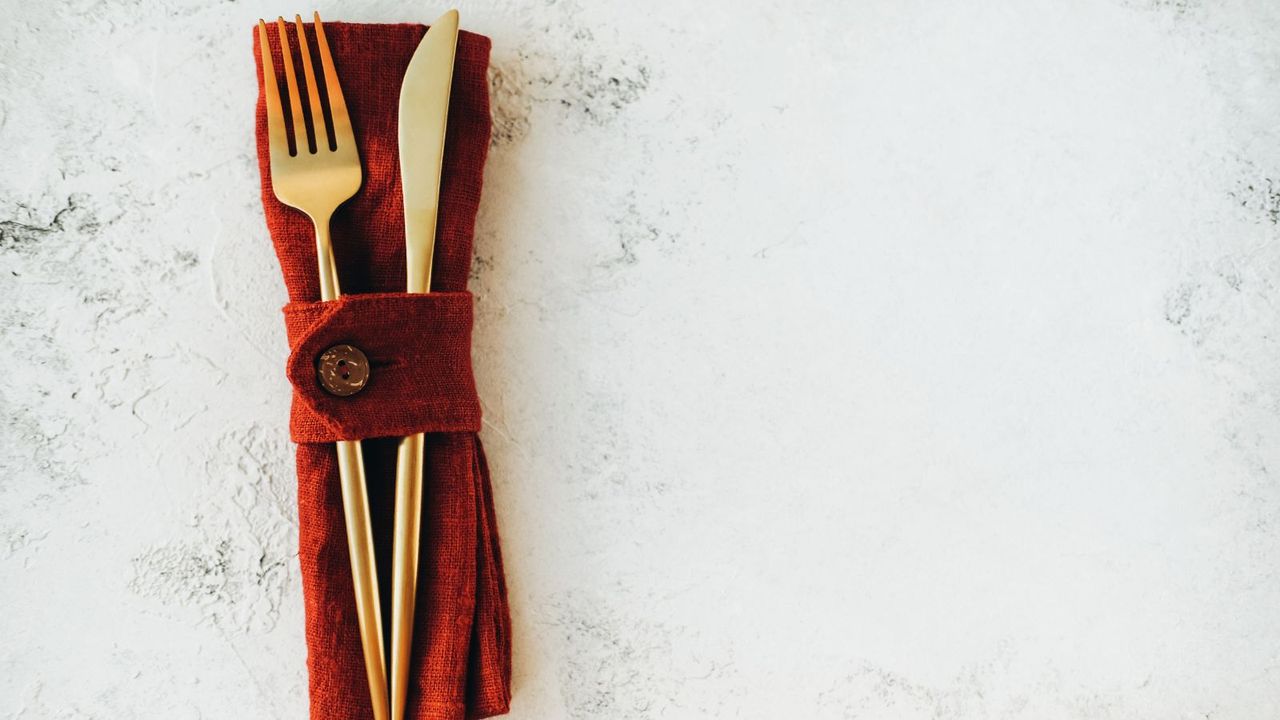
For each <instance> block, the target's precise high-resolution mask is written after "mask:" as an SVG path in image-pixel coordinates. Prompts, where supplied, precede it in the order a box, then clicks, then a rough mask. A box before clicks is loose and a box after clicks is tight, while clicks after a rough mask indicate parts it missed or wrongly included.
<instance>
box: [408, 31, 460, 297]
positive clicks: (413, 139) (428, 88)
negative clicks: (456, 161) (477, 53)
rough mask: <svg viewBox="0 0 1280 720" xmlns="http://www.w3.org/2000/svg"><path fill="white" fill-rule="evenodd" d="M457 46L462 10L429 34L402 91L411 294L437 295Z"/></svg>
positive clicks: (420, 45)
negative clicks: (439, 221)
mask: <svg viewBox="0 0 1280 720" xmlns="http://www.w3.org/2000/svg"><path fill="white" fill-rule="evenodd" d="M457 45H458V11H457V10H450V11H448V12H446V13H445V14H444V15H441V16H440V18H439V19H438V20H436V21H435V22H434V23H432V24H431V27H430V29H428V30H427V34H426V36H424V37H423V38H422V42H421V43H419V44H418V49H417V50H415V51H414V53H413V58H412V59H411V60H410V61H409V69H408V70H406V71H405V74H404V82H403V83H402V84H401V86H400V119H399V122H400V126H399V140H400V182H401V185H402V191H403V193H404V240H405V250H406V258H405V259H406V261H407V263H408V265H407V270H408V276H409V277H408V291H409V292H419V293H421V292H430V291H431V254H432V251H433V250H434V249H435V240H436V218H437V215H438V211H439V207H440V170H441V167H442V164H443V161H444V138H445V127H446V125H447V124H448V120H449V90H450V88H451V87H452V85H453V57H454V53H455V51H456V50H457Z"/></svg>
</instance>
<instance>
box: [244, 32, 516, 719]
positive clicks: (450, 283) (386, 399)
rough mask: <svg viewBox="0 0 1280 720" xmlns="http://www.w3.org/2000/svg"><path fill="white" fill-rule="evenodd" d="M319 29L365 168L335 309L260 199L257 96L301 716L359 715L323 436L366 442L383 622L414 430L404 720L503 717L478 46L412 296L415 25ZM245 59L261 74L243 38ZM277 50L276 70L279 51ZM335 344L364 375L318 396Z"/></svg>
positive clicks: (349, 211)
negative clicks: (285, 343)
mask: <svg viewBox="0 0 1280 720" xmlns="http://www.w3.org/2000/svg"><path fill="white" fill-rule="evenodd" d="M308 32H309V34H310V33H311V32H312V31H311V28H310V27H309V26H308ZM325 32H326V35H327V37H328V39H329V44H330V47H331V49H332V52H333V57H334V64H335V65H336V67H337V71H338V75H339V77H340V78H341V82H342V89H343V93H344V95H345V98H346V102H347V107H348V110H349V112H350V115H351V121H352V125H353V126H354V129H355V136H356V142H357V143H358V146H359V151H360V156H361V161H362V163H363V165H364V184H363V186H362V187H361V188H360V191H359V192H358V193H357V194H356V196H355V197H354V198H352V199H351V200H349V201H348V202H347V203H346V204H345V205H343V206H342V207H341V208H339V210H338V212H337V213H336V214H335V216H334V218H333V222H332V236H333V246H334V254H335V256H336V258H337V266H338V274H339V279H340V283H341V286H342V290H343V293H344V297H343V298H342V299H341V300H339V301H336V302H329V303H322V302H319V301H318V300H319V296H320V290H319V280H318V270H317V264H316V252H315V236H314V232H313V229H312V226H311V222H310V221H309V220H308V219H307V217H306V216H304V215H303V214H302V213H300V212H298V211H296V210H293V209H291V208H289V207H286V206H285V205H283V204H281V203H280V202H279V201H278V200H276V197H275V195H274V194H273V192H272V190H271V168H270V162H269V158H268V145H267V124H266V122H267V121H266V110H265V104H264V102H265V101H264V96H263V94H262V88H261V87H259V93H258V104H257V142H258V165H259V169H260V171H261V174H262V205H263V209H264V210H265V214H266V221H267V229H268V230H269V232H270V234H271V239H272V242H273V244H274V245H275V250H276V255H277V257H278V258H279V260H280V269H281V271H282V273H283V275H284V281H285V286H286V288H287V289H288V293H289V300H290V303H289V305H288V306H286V308H285V321H286V328H287V331H288V336H289V344H290V348H291V349H292V351H293V356H292V357H291V358H290V360H289V365H288V373H287V374H288V377H289V379H290V381H291V382H292V383H293V384H294V401H293V410H292V414H291V422H290V429H291V435H292V437H293V439H294V440H295V441H296V442H298V443H299V444H298V454H297V469H298V535H299V538H298V542H299V549H298V557H299V560H300V562H301V565H302V587H303V594H304V597H305V607H306V626H307V627H306V641H307V668H308V674H309V678H310V697H311V718H312V720H358V719H360V718H372V717H373V714H372V710H371V703H370V698H369V689H368V685H367V681H366V676H365V671H364V659H363V655H362V653H361V645H360V631H359V627H358V624H357V620H356V608H355V600H354V595H353V590H352V584H351V564H350V558H349V555H348V552H347V539H346V528H345V524H344V520H343V517H344V516H343V508H342V497H341V493H340V491H339V482H338V470H337V457H336V453H335V449H334V445H333V442H334V441H335V440H338V439H364V440H365V441H364V443H363V445H364V457H365V465H366V475H367V477H368V481H369V495H370V503H371V505H372V507H373V513H374V532H375V545H376V546H377V551H378V552H377V559H378V562H379V569H380V570H381V571H382V572H381V573H380V575H382V576H383V578H382V582H383V586H382V588H381V589H382V595H381V597H382V600H383V604H384V617H385V616H386V611H385V606H386V605H387V604H388V599H389V597H390V593H389V588H388V587H387V585H386V583H387V578H386V577H385V576H386V575H389V573H388V572H386V570H387V569H388V568H389V562H390V554H391V553H390V544H391V538H390V532H389V529H390V528H391V526H392V522H391V508H392V504H393V502H392V497H393V484H394V477H395V453H396V442H397V437H398V436H402V435H407V434H410V433H412V432H427V433H429V434H428V435H427V439H426V456H425V468H424V473H425V477H424V493H425V499H424V502H423V518H422V543H421V546H422V557H421V562H420V566H419V579H418V603H417V610H416V614H415V629H414V648H413V659H412V665H411V669H410V686H409V690H408V708H407V714H408V717H409V718H411V719H412V720H436V719H439V720H462V719H463V718H483V717H489V716H492V715H499V714H502V713H505V712H506V711H507V709H508V706H509V702H510V686H511V633H510V615H509V611H508V606H507V592H506V586H505V582H504V579H503V571H502V558H501V555H500V553H499V548H498V532H497V525H496V521H495V517H494V509H493V498H492V490H491V486H490V481H489V470H488V467H487V465H486V464H485V457H484V450H483V448H481V445H480V440H479V438H478V437H477V435H476V433H477V431H478V430H479V429H480V428H479V424H480V410H479V401H478V399H477V398H476V397H475V389H474V383H473V381H472V378H471V361H470V343H471V336H470V330H471V310H472V307H471V297H470V295H469V294H468V293H467V292H466V289H467V277H468V274H469V272H470V265H471V250H472V235H473V232H474V226H475V218H476V212H477V210H478V208H479V202H480V187H481V181H482V176H483V170H484V161H485V155H486V153H487V150H488V146H489V133H490V129H491V127H490V125H491V122H490V116H489V94H488V83H487V77H486V71H487V68H488V63H489V40H488V38H486V37H483V36H480V35H475V34H472V33H467V32H463V33H461V34H460V36H459V38H458V48H457V58H456V61H455V66H454V79H453V94H452V97H451V100H450V103H449V125H448V136H447V140H446V147H445V155H444V170H443V177H442V190H441V195H440V218H439V228H438V230H437V239H436V247H435V267H434V272H433V276H432V292H431V294H430V295H419V296H408V295H405V294H404V293H403V290H404V284H405V249H404V220H403V199H402V197H401V183H400V171H399V158H398V148H397V139H396V138H397V134H396V133H397V111H398V106H399V105H398V104H399V97H400V82H401V80H402V78H403V77H404V73H405V69H406V68H407V67H408V65H409V59H410V57H411V56H412V55H413V52H414V50H415V49H416V48H417V45H418V42H419V41H420V40H421V39H422V37H423V35H424V34H425V32H426V28H425V27H423V26H421V25H364V24H346V23H327V24H326V25H325ZM312 37H314V35H312ZM253 49H254V56H255V58H256V59H257V61H258V70H259V71H258V77H259V78H261V77H262V72H261V69H262V63H261V57H260V56H259V50H258V42H257V37H256V35H255V36H254V42H253ZM273 52H275V53H276V56H277V57H276V61H275V67H276V68H277V72H280V70H279V68H281V67H282V62H281V60H280V57H279V52H280V51H279V47H278V46H277V47H276V48H275V49H274V50H273ZM295 52H296V50H295ZM296 62H297V60H296V59H295V64H296ZM348 296H349V297H348ZM339 342H341V343H349V344H352V345H355V346H356V347H361V348H363V349H364V351H365V352H366V353H367V354H368V356H369V363H370V366H371V374H370V379H369V382H368V385H367V387H366V388H365V389H364V390H363V391H361V392H359V393H357V394H355V395H352V396H350V398H340V397H334V396H329V395H327V394H325V393H323V392H322V391H321V390H319V389H318V386H317V384H316V383H317V379H316V375H315V373H314V371H313V370H312V368H313V367H314V363H315V361H316V357H315V353H316V351H317V350H318V349H321V348H322V347H329V346H331V345H333V344H337V343H339ZM389 627H390V626H389V625H388V626H387V628H388V629H389Z"/></svg>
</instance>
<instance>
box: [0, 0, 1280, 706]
mask: <svg viewBox="0 0 1280 720" xmlns="http://www.w3.org/2000/svg"><path fill="white" fill-rule="evenodd" d="M308 9H309V8H308V7H304V6H297V7H288V6H281V5H278V4H268V3H262V2H235V1H231V2H217V3H214V2H197V1H196V0H164V1H162V2H153V3H147V2H140V1H136V0H135V1H134V2H110V3H107V2H88V1H76V2H35V1H28V2H19V1H18V0H0V17H3V18H4V19H3V21H0V150H2V151H3V152H2V153H0V157H3V168H4V170H3V172H2V173H0V299H2V301H0V333H2V340H3V347H4V348H5V349H6V352H5V357H4V359H3V363H4V377H3V381H2V382H0V423H3V425H2V430H0V718H3V719H4V720H41V719H49V720H53V719H59V720H61V719H70V718H103V719H106V718H110V719H111V720H126V719H129V718H160V717H164V718H175V719H179V718H204V719H207V720H219V719H227V720H257V719H263V720H265V719H267V718H299V717H303V716H304V713H305V677H304V665H303V657H304V647H303V643H302V634H301V630H302V616H301V601H300V590H299V583H298V571H297V568H296V559H295V543H296V533H297V527H296V513H295V508H294V478H293V468H292V462H293V460H292V448H291V446H290V443H289V441H288V438H287V436H286V432H285V420H286V411H287V401H288V393H287V387H286V383H285V380H284V378H283V375H282V365H283V361H284V358H285V352H286V348H285V342H284V336H283V332H282V328H281V319H280V315H279V306H280V305H281V304H282V303H283V302H284V298H285V296H284V289H283V286H282V283H281V281H280V279H279V275H278V270H277V267H276V264H275V259H274V257H273V255H272V252H271V249H270V245H269V242H268V238H267V236H266V233H265V230H264V227H263V222H262V217H261V209H260V206H259V198H258V191H257V176H256V167H255V162H254V155H253V146H252V132H251V125H250V123H251V115H252V106H253V101H254V94H255V82H254V77H253V72H254V70H253V63H252V59H251V42H252V35H251V26H252V23H253V22H254V21H256V19H257V18H258V17H259V15H265V16H267V17H272V16H274V15H276V14H277V13H279V12H294V11H303V12H305V11H307V10H308ZM319 9H320V10H321V11H322V12H323V13H324V15H325V17H326V18H328V19H332V20H339V19H345V20H365V21H426V20H429V19H430V18H431V17H434V15H435V14H437V13H438V11H440V10H442V9H443V6H440V7H434V6H431V7H428V6H425V5H423V4H421V3H409V2H371V3H348V4H346V6H345V7H344V6H343V5H335V4H329V5H324V6H321V7H320V8H319ZM461 10H462V17H463V22H464V26H465V27H467V28H469V29H472V30H476V31H480V32H484V33H487V34H489V35H491V36H492V37H493V40H494V66H493V74H492V87H493V95H494V101H495V119H496V132H495V136H494V140H493V149H492V154H491V160H490V162H489V166H488V171H487V176H486V197H485V200H484V207H483V211H482V213H481V217H480V222H479V233H478V237H477V257H476V272H475V282H474V289H475V291H476V293H477V296H478V321H477V337H476V347H475V357H476V361H477V366H478V376H479V377H478V380H479V384H480V387H481V392H482V396H483V400H484V404H485V408H486V413H487V415H486V429H485V431H484V441H485V443H486V444H487V446H488V448H489V449H490V453H491V459H492V464H493V468H494V471H495V477H496V482H497V488H496V489H497V502H498V510H499V514H500V519H501V523H502V530H503V539H504V541H505V547H506V553H507V561H508V570H509V573H510V583H511V590H512V600H513V604H514V610H515V626H516V636H515V641H516V649H517V658H516V660H517V666H516V699H515V707H516V710H515V712H514V713H513V717H515V718H539V719H547V718H574V719H577V718H606V719H614V718H624V719H625V718H703V717H726V718H730V717H741V718H791V717H811V718H883V719H885V720H914V719H916V718H943V719H952V718H955V719H961V718H963V719H966V720H967V719H970V718H1026V719H1028V720H1031V719H1034V720H1052V719H1054V718H1079V719H1085V718H1088V719H1090V720H1093V719H1099V718H1103V719H1105V718H1132V719H1139V718H1153V719H1157V718H1158V719H1160V720H1170V719H1180V718H1187V719H1191V718H1197V719H1199V718H1213V720H1224V719H1229V718H1238V719H1241V720H1260V719H1263V718H1274V717H1277V716H1280V572H1278V571H1277V568H1280V479H1278V478H1277V476H1276V469H1277V468H1280V338H1278V335H1277V331H1278V330H1280V318H1278V317H1277V303H1280V288H1278V287H1277V279H1278V278H1280V244H1278V240H1280V134H1278V129H1280V5H1278V4H1277V3H1275V2H1273V1H1272V0H1224V1H1223V2H1210V1H1209V0H1081V1H1079V2H1064V1H1062V0H1053V1H1049V0H996V1H993V2H985V1H984V2H978V1H976V0H975V1H973V2H946V1H943V0H936V1H931V2H926V1H925V0H866V1H862V2H840V1H837V0H796V1H794V2H787V3H767V4H766V3H754V4H748V3H739V2H729V1H728V0H718V1H715V2H701V3H684V2H677V1H676V0H659V1H656V2H652V1H651V2H645V3H635V2H622V1H620V0H619V1H618V2H610V3H588V2H585V0H576V1H575V0H559V1H556V0H551V1H549V2H540V3H532V2H529V3H526V2H517V1H514V0H504V1H501V2H496V3H471V2H467V3H463V4H462V5H461Z"/></svg>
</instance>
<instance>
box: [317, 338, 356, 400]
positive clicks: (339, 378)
mask: <svg viewBox="0 0 1280 720" xmlns="http://www.w3.org/2000/svg"><path fill="white" fill-rule="evenodd" d="M316 376H317V377H319V378H320V385H321V386H322V387H323V388H324V389H325V390H327V391H329V393H330V394H332V395H337V396H339V397H346V396H347V395H355V394H356V393H358V392H360V391H361V390H362V389H364V385H365V383H367V382H369V358H367V357H365V356H364V353H362V352H360V348H357V347H354V346H351V345H334V346H333V347H331V348H329V349H328V350H325V351H324V352H322V353H320V359H319V360H318V361H316Z"/></svg>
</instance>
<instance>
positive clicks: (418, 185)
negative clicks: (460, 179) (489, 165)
mask: <svg viewBox="0 0 1280 720" xmlns="http://www.w3.org/2000/svg"><path fill="white" fill-rule="evenodd" d="M457 46H458V11H457V10H450V11H448V12H446V13H445V14H444V15H441V16H440V18H439V19H437V20H436V21H435V22H434V23H432V24H431V27H430V28H429V29H428V30H427V34H426V35H425V36H423V38H422V42H420V43H419V44H418V48H417V49H416V50H414V52H413V58H412V59H410V61H409V67H408V69H407V70H405V75H404V81H403V82H402V84H401V86H400V116H399V129H398V132H399V142H400V183H401V191H402V193H403V195H404V242H405V275H406V280H405V286H406V289H407V291H408V292H411V293H427V292H431V259H432V255H433V254H434V252H435V240H436V220H437V218H438V216H439V208H440V174H441V170H442V167H443V163H444V143H445V131H446V129H447V126H448V120H449V92H450V90H451V89H452V85H453V59H454V54H455V52H456V50H457ZM425 445H426V437H425V436H424V435H423V434H422V433H418V434H416V435H410V436H409V437H405V438H401V439H400V443H399V445H398V447H397V449H396V487H395V520H394V528H393V531H392V534H393V541H392V542H393V545H392V551H391V718H392V720H403V718H404V716H405V701H406V698H407V696H408V687H409V661H410V659H411V658H412V657H413V652H412V647H413V625H414V622H413V615H414V607H415V605H416V604H417V585H418V552H419V540H420V538H421V533H422V466H423V456H424V454H425V449H426V448H425Z"/></svg>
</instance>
